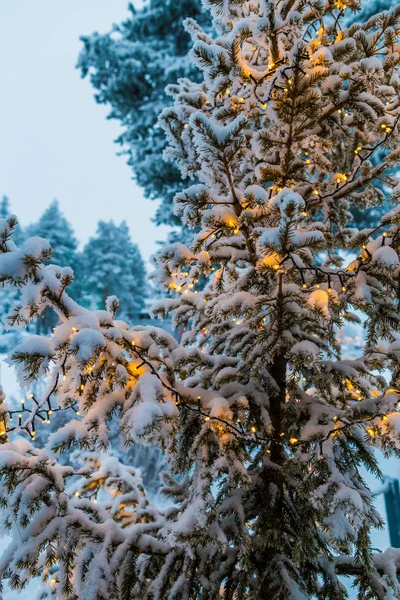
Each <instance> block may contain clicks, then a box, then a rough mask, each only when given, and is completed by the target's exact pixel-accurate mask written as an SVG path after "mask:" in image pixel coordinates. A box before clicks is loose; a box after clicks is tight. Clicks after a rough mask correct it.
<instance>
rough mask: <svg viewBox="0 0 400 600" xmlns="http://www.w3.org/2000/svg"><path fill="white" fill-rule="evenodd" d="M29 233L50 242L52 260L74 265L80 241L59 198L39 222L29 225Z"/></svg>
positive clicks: (57, 262)
mask: <svg viewBox="0 0 400 600" xmlns="http://www.w3.org/2000/svg"><path fill="white" fill-rule="evenodd" d="M27 235H29V236H39V237H42V238H45V239H46V240H48V241H49V242H50V245H51V247H52V248H54V250H53V255H52V258H51V260H52V261H53V262H54V263H55V264H57V265H60V266H62V267H65V266H69V267H74V265H75V261H76V252H77V247H78V242H77V240H76V238H75V234H74V230H73V229H72V227H71V225H70V223H69V222H68V221H67V219H66V218H65V216H64V215H63V213H62V212H61V210H60V206H59V203H58V200H53V202H52V203H51V204H50V205H49V207H48V208H46V210H45V211H44V212H43V214H42V216H41V217H40V219H39V221H38V222H37V223H34V224H33V225H29V227H27Z"/></svg>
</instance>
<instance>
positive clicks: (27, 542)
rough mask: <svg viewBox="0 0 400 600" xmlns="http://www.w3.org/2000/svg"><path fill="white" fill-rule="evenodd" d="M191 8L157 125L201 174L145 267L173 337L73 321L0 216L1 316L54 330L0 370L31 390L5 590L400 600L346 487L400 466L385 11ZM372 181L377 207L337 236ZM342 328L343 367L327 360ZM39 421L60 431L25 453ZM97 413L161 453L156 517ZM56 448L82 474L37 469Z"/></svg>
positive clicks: (6, 506)
mask: <svg viewBox="0 0 400 600" xmlns="http://www.w3.org/2000/svg"><path fill="white" fill-rule="evenodd" d="M204 5H205V6H206V7H207V8H208V9H209V10H210V11H211V13H212V15H213V17H214V20H215V27H216V30H218V31H219V37H215V38H211V37H209V35H208V34H206V33H204V32H203V31H202V30H201V28H200V27H199V26H197V25H196V23H195V22H193V21H191V20H187V21H186V22H185V26H186V28H187V30H188V31H189V32H190V33H191V35H192V38H193V49H192V52H191V57H192V60H193V61H194V62H195V64H196V65H197V66H198V67H199V69H200V70H201V71H202V73H203V80H202V82H201V83H192V82H191V81H189V80H187V79H184V80H181V81H180V82H179V83H178V84H177V85H173V86H171V87H170V89H169V92H170V94H171V95H172V96H173V106H172V107H171V108H169V109H166V110H165V111H164V112H163V114H162V115H161V124H162V126H163V128H164V129H165V131H166V133H167V136H168V140H169V149H168V152H167V156H166V158H167V159H169V160H172V161H174V162H175V164H177V165H178V166H179V168H180V169H181V171H182V174H183V175H184V176H189V177H194V178H195V180H196V181H200V183H199V184H196V185H194V186H191V187H188V188H187V189H185V190H184V191H182V192H181V193H179V194H178V195H177V196H176V199H175V208H176V213H177V214H178V215H180V217H181V219H182V221H183V222H184V223H185V224H186V225H187V226H189V227H190V228H191V229H192V231H193V235H192V241H191V244H190V245H188V246H184V245H183V244H175V245H168V246H164V247H163V249H162V251H161V252H160V254H159V256H158V257H157V259H156V272H155V277H156V278H157V279H158V280H159V282H160V284H161V285H163V286H165V288H166V289H167V290H168V291H169V294H170V297H169V298H168V299H166V300H164V301H162V302H161V303H160V304H159V306H158V307H157V308H156V312H157V313H158V314H159V315H160V316H164V315H166V314H168V313H171V314H172V315H173V318H174V320H175V323H176V326H177V327H178V328H179V329H180V330H181V331H183V333H182V338H181V342H180V343H179V344H178V343H177V342H176V340H175V339H174V338H173V337H172V336H170V335H169V334H167V333H165V332H164V331H163V330H162V329H158V328H154V327H150V328H144V327H133V328H131V327H130V326H128V325H127V324H126V323H124V322H122V321H119V320H117V315H116V313H117V310H118V301H117V299H116V298H115V297H111V298H109V299H108V301H107V306H106V309H105V310H104V311H89V310H86V309H84V308H82V307H81V306H79V305H78V304H77V303H75V302H74V301H72V300H71V298H70V297H69V295H68V286H69V284H70V283H71V281H72V273H71V271H70V270H69V269H66V268H59V267H57V266H54V265H46V263H45V261H46V259H47V258H48V256H49V253H50V248H49V247H48V245H47V244H46V243H45V242H44V241H43V240H40V239H36V240H35V239H33V240H28V241H27V242H25V244H24V246H23V247H22V248H17V247H16V246H15V245H14V244H13V242H12V229H13V227H14V226H15V222H14V221H13V220H12V219H10V220H9V221H4V220H3V221H2V222H1V245H0V250H1V252H2V254H1V256H0V279H1V280H4V281H5V282H8V283H9V284H10V285H11V286H19V287H20V289H21V301H20V304H19V305H18V306H16V307H15V308H14V309H13V310H12V311H11V314H10V315H9V318H8V320H9V323H10V324H15V325H17V324H21V325H23V324H24V323H28V322H29V321H32V320H35V319H37V318H39V317H40V315H41V313H42V312H43V311H44V310H45V309H46V307H52V308H53V309H54V311H55V312H56V313H57V315H58V317H59V322H60V323H59V325H58V326H57V327H56V328H55V330H54V333H53V334H52V335H51V337H50V338H40V337H35V336H31V337H30V338H28V339H26V341H24V342H23V343H22V344H21V345H20V346H19V347H18V348H17V349H16V350H15V351H14V353H13V356H12V357H11V360H12V362H13V363H14V364H15V365H16V367H17V369H18V370H19V372H20V374H21V377H22V378H23V379H24V380H25V384H26V385H27V386H28V388H29V385H30V384H31V383H32V382H34V381H35V380H36V379H38V378H41V377H44V376H46V377H47V379H48V388H47V391H46V393H45V394H44V395H43V397H40V398H36V397H33V398H30V399H28V400H26V402H25V403H24V404H23V406H22V407H21V410H20V411H19V412H18V411H14V410H13V409H12V408H11V407H9V406H7V405H6V403H5V401H3V403H2V405H1V406H2V413H1V415H2V429H1V432H0V433H2V439H3V441H4V443H3V444H2V445H1V451H0V477H1V484H2V487H1V507H2V516H3V522H4V523H5V525H6V528H7V529H9V530H11V531H12V535H13V541H12V543H11V545H10V547H9V548H8V550H7V551H6V552H5V553H4V555H3V557H2V558H1V562H0V569H1V572H2V573H3V575H4V576H9V577H10V578H11V583H12V585H14V586H15V587H21V586H23V585H24V583H25V582H26V581H27V580H28V579H29V578H31V577H34V576H37V575H41V576H42V578H43V581H44V583H45V584H46V585H47V587H44V588H43V593H42V598H59V599H81V598H86V599H87V600H100V599H104V600H110V599H124V600H127V599H133V598H135V599H136V598H143V599H147V600H150V599H151V600H195V599H198V600H200V599H201V600H212V599H218V598H221V599H224V600H261V599H262V600H265V599H266V598H271V599H281V600H290V599H291V600H300V599H302V598H304V599H308V598H321V599H323V598H325V599H331V600H335V599H343V598H346V597H347V591H346V587H345V583H344V582H346V580H345V579H344V578H343V577H341V576H346V575H348V576H353V579H352V580H351V582H350V584H351V583H354V584H355V585H356V587H357V588H358V590H359V597H360V598H364V599H367V598H380V599H384V598H400V584H399V582H398V579H397V574H398V573H400V551H399V550H395V549H388V550H386V551H385V552H384V553H383V554H376V553H374V552H373V549H372V548H371V544H370V530H371V529H372V528H374V527H379V526H381V525H382V521H381V518H380V516H379V514H377V512H376V510H375V509H374V506H373V496H372V493H371V491H370V490H369V489H368V488H367V487H366V485H365V483H364V481H363V479H362V476H361V474H360V469H361V468H364V467H365V468H367V469H369V470H371V471H373V472H375V473H377V474H379V468H378V465H377V463H376V459H375V456H374V450H375V448H379V449H381V450H382V451H383V452H384V453H385V454H391V453H395V454H399V449H400V437H399V435H400V404H399V401H400V390H399V388H400V370H399V366H400V365H399V360H400V336H399V329H400V314H399V297H400V288H399V275H400V268H399V245H400V211H399V207H398V199H399V196H400V185H399V180H398V179H397V178H396V177H395V175H394V174H395V172H396V168H398V165H399V159H400V151H399V150H398V149H397V146H398V143H399V137H400V135H399V134H400V130H399V119H400V95H399V91H400V90H399V74H398V71H399V62H400V42H399V34H400V7H397V8H394V9H392V10H391V11H389V12H386V13H382V14H380V15H377V16H374V17H372V18H370V19H369V20H368V21H367V22H366V23H360V24H353V25H351V26H350V27H349V28H346V23H348V22H350V20H349V18H348V17H349V14H348V13H350V14H351V12H350V11H352V10H357V9H358V8H359V6H358V2H356V0H337V1H336V2H333V1H331V0H327V1H326V2H325V3H324V2H320V1H318V0H310V1H308V2H303V1H302V0H299V1H290V0H279V1H278V0H273V1H271V2H267V1H266V0H251V1H246V2H244V1H241V0H236V1H234V0H231V1H230V0H204ZM382 184H384V190H385V191H386V192H387V193H388V194H391V198H392V200H393V210H392V211H391V212H389V213H387V214H385V215H384V217H383V218H382V220H381V221H380V222H379V223H375V224H371V228H370V229H365V230H362V231H359V230H357V229H355V228H354V226H353V224H352V210H353V209H355V208H356V207H358V208H360V207H361V208H362V207H368V206H371V205H374V204H379V203H382V202H383V200H384V196H383V193H382V191H381V189H382ZM357 319H361V320H362V321H363V323H364V325H365V328H366V341H365V346H364V348H363V353H362V355H360V356H358V357H347V358H346V357H342V356H341V351H340V343H339V341H338V339H337V337H338V336H337V332H338V330H339V329H340V328H341V327H342V326H343V324H344V323H346V322H348V321H354V320H357ZM384 372H385V373H389V374H390V375H389V377H383V374H384ZM28 395H29V390H28ZM60 409H63V410H66V411H69V412H70V414H71V420H70V422H68V423H67V424H66V425H65V426H64V427H62V428H61V429H59V430H58V431H57V432H56V433H54V434H52V435H51V436H50V439H49V442H48V444H47V446H46V448H44V449H38V448H36V446H35V444H34V443H32V438H34V437H35V431H36V430H37V428H39V427H42V426H43V427H46V423H48V421H49V420H50V419H51V414H52V412H54V411H56V410H60ZM11 419H12V420H11ZM113 419H118V423H119V430H120V432H121V436H122V438H123V440H124V442H125V443H126V444H128V445H129V444H134V443H135V442H137V441H140V442H147V443H153V444H156V445H157V446H158V447H159V448H160V449H161V450H162V451H163V452H165V453H166V455H167V457H168V459H169V464H170V472H169V474H168V475H165V481H164V492H165V493H166V494H167V496H168V497H169V498H170V503H169V505H167V507H164V509H163V510H162V511H160V510H157V508H156V507H155V506H153V505H152V504H151V503H150V502H149V500H148V499H147V497H146V494H145V491H144V489H143V486H142V483H141V480H140V477H139V475H138V473H136V472H135V471H134V470H133V469H132V468H129V467H128V466H124V465H121V464H120V463H119V462H118V460H117V459H116V458H115V457H112V456H109V455H108V454H107V450H106V448H107V444H108V438H109V427H110V423H111V421H112V420H113ZM73 446H76V447H78V448H82V462H83V463H84V464H83V465H82V467H81V468H75V467H74V468H72V466H71V467H70V466H61V464H59V463H58V462H57V461H58V460H60V462H61V459H59V458H58V457H59V454H60V453H61V457H62V452H63V450H65V449H69V448H71V447H73ZM350 584H349V585H350Z"/></svg>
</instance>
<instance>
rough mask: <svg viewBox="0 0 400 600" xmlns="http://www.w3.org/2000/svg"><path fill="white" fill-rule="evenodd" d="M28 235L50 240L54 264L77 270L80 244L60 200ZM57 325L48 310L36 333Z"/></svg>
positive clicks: (73, 292)
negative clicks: (63, 211)
mask: <svg viewBox="0 0 400 600" xmlns="http://www.w3.org/2000/svg"><path fill="white" fill-rule="evenodd" d="M26 235H27V236H38V237H42V238H45V239H46V240H48V241H49V243H50V245H51V247H52V248H54V251H53V254H52V258H51V260H52V262H54V263H55V264H57V265H60V266H68V267H71V268H72V269H73V270H74V271H75V270H76V267H77V248H78V242H77V240H76V238H75V234H74V231H73V229H72V227H71V225H70V223H69V222H68V221H67V219H66V218H65V216H64V215H63V213H62V212H61V210H60V207H59V204H58V200H53V202H52V203H51V204H50V205H49V207H48V208H46V210H45V211H44V212H43V214H42V216H41V217H40V219H39V221H38V222H37V223H34V224H32V225H29V226H28V227H27V229H26ZM76 294H77V288H76V286H75V285H74V286H72V288H71V295H72V296H74V297H75V296H76ZM56 323H57V317H56V315H55V314H54V312H52V311H50V310H47V311H45V312H44V313H43V315H42V318H41V319H40V320H38V321H37V322H36V333H42V332H43V333H49V332H50V331H51V330H52V329H53V328H54V327H55V325H56Z"/></svg>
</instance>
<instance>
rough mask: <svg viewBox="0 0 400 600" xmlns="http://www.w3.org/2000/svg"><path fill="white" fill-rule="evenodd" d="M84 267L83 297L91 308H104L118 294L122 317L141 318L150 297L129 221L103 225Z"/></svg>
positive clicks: (88, 247)
mask: <svg viewBox="0 0 400 600" xmlns="http://www.w3.org/2000/svg"><path fill="white" fill-rule="evenodd" d="M81 264H82V276H83V277H82V286H83V290H82V293H83V296H84V298H85V299H86V300H88V302H89V305H90V306H92V307H94V308H103V307H104V306H105V302H106V300H107V298H108V296H110V295H111V294H116V295H117V296H118V299H119V303H120V313H121V316H122V317H123V318H124V319H127V320H128V321H133V320H134V319H135V318H137V317H138V315H139V314H140V312H141V310H142V309H143V307H144V299H145V297H146V268H145V265H144V261H143V258H142V256H141V254H140V250H139V248H138V246H137V245H136V244H134V243H133V242H132V240H131V237H130V233H129V228H128V225H127V224H126V222H125V221H123V222H122V223H121V224H120V225H116V224H115V223H114V222H113V221H109V222H108V223H106V222H105V221H99V223H98V225H97V231H96V235H95V236H94V237H92V238H91V239H90V240H89V241H88V243H87V244H86V246H85V247H84V249H83V254H82V257H81Z"/></svg>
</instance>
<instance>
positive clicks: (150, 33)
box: [78, 0, 210, 225]
mask: <svg viewBox="0 0 400 600" xmlns="http://www.w3.org/2000/svg"><path fill="white" fill-rule="evenodd" d="M129 13H130V14H129V17H128V18H127V19H126V20H125V21H124V22H123V23H121V24H120V25H118V26H116V25H114V27H113V29H112V31H111V32H110V33H107V34H105V35H100V34H98V33H94V34H93V35H91V36H87V37H82V41H83V44H84V48H83V50H82V52H81V54H80V57H79V60H78V68H80V69H81V72H82V76H83V77H86V76H89V77H90V81H91V83H92V85H93V87H94V89H95V90H96V96H95V97H96V101H97V102H98V103H100V104H105V105H107V106H109V107H110V108H111V112H110V118H113V119H118V121H119V122H120V123H121V125H122V129H123V133H122V135H121V136H120V137H119V138H118V140H117V141H118V143H119V144H121V146H122V148H123V151H124V152H125V153H126V154H127V155H128V163H129V165H130V166H131V168H132V170H133V173H134V177H135V179H136V180H137V182H138V184H139V185H140V186H141V187H142V188H143V189H144V192H145V194H146V196H147V197H149V198H152V199H161V200H162V203H161V205H160V207H159V208H158V210H157V214H156V222H157V223H167V224H172V225H176V224H177V223H178V221H177V219H176V218H175V217H174V215H173V212H172V198H173V196H174V194H175V193H176V192H177V191H178V190H179V189H180V187H181V176H180V173H179V171H178V170H177V168H176V167H175V166H174V165H172V164H167V163H165V162H164V161H163V160H162V153H163V150H164V148H165V137H164V135H163V132H162V130H161V129H160V127H159V126H158V125H157V118H158V115H159V113H160V112H161V110H162V109H163V108H164V107H165V106H166V105H168V104H169V99H168V97H167V96H166V94H165V87H166V85H167V84H168V83H171V82H174V81H177V80H178V79H179V78H180V77H191V78H192V79H193V78H196V77H198V76H199V75H198V71H197V70H196V69H195V68H194V65H193V63H191V62H190V61H189V60H188V58H187V52H188V48H189V44H190V37H189V35H188V34H187V32H186V31H185V30H184V28H183V26H182V19H183V18H184V17H193V18H195V19H197V20H199V22H200V23H202V24H203V25H209V23H210V19H209V16H208V15H207V14H206V13H205V12H204V11H202V7H201V0H150V2H149V4H148V5H146V6H145V7H144V8H143V9H141V10H137V9H135V8H134V7H133V5H132V4H130V5H129Z"/></svg>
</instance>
